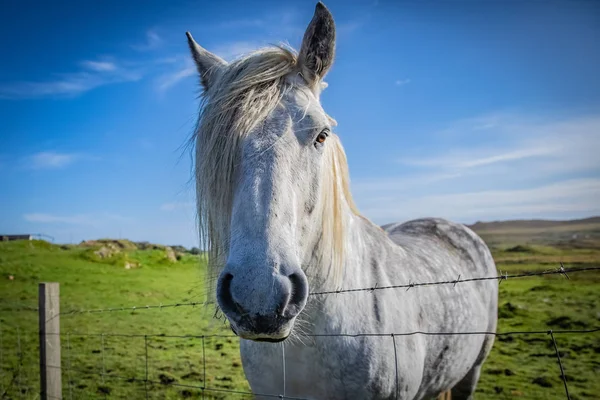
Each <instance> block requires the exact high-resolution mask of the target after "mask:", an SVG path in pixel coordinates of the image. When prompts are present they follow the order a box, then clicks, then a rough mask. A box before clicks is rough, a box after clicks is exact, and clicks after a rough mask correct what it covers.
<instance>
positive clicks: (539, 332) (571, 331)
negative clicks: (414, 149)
mask: <svg viewBox="0 0 600 400" xmlns="http://www.w3.org/2000/svg"><path fill="white" fill-rule="evenodd" d="M549 332H550V330H548V329H546V330H532V331H506V332H492V331H467V332H428V331H412V332H401V333H396V332H389V333H303V334H299V335H298V336H301V337H355V338H357V337H369V336H373V337H377V336H390V335H392V334H393V335H394V336H413V335H425V336H456V335H492V336H510V335H547V334H549ZM552 332H553V333H554V334H558V335H565V334H585V333H596V332H600V326H599V327H594V328H589V329H564V330H555V331H552ZM69 333H70V334H71V335H73V336H100V335H104V336H112V337H130V338H139V337H144V336H148V337H157V338H161V337H162V338H171V339H174V338H178V339H202V338H235V337H237V336H236V335H234V334H220V333H216V334H210V335H166V334H164V333H155V334H139V333H106V332H105V333H83V332H69ZM46 334H47V335H65V334H66V333H64V332H58V333H57V332H47V333H46Z"/></svg>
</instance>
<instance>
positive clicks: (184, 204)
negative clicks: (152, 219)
mask: <svg viewBox="0 0 600 400" xmlns="http://www.w3.org/2000/svg"><path fill="white" fill-rule="evenodd" d="M193 207H194V202H193V201H175V202H172V203H165V204H163V205H161V206H160V209H161V210H162V211H174V210H191V209H193Z"/></svg>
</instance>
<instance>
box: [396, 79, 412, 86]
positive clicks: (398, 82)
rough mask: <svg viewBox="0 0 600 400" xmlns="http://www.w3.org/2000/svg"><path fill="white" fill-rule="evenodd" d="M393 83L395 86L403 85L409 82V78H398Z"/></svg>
mask: <svg viewBox="0 0 600 400" xmlns="http://www.w3.org/2000/svg"><path fill="white" fill-rule="evenodd" d="M394 83H395V84H396V86H404V85H407V84H409V83H410V79H398V80H397V81H396V82H394Z"/></svg>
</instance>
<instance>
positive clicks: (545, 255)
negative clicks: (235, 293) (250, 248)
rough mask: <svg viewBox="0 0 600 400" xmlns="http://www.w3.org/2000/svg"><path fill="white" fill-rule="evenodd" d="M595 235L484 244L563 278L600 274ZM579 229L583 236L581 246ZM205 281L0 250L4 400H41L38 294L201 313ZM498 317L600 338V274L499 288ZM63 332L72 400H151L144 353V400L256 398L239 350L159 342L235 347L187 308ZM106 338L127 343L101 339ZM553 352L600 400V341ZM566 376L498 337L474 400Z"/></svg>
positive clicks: (130, 258) (131, 254)
mask: <svg viewBox="0 0 600 400" xmlns="http://www.w3.org/2000/svg"><path fill="white" fill-rule="evenodd" d="M589 225H590V224H588V225H585V229H582V228H581V226H580V225H577V224H574V225H573V226H574V228H573V227H571V231H569V230H568V229H566V228H564V227H560V229H559V230H558V231H553V230H552V229H551V228H543V229H546V230H547V231H548V232H547V233H545V234H544V232H540V230H539V228H536V229H537V230H535V229H533V231H531V230H530V231H527V229H526V228H521V231H519V232H517V233H514V232H513V233H511V232H510V230H509V231H507V229H506V227H502V229H500V228H498V229H495V230H494V229H488V230H486V229H481V232H480V233H481V234H482V236H483V237H484V239H485V240H486V241H487V242H488V243H490V246H491V247H492V249H493V254H494V258H495V260H496V262H497V265H498V269H499V270H501V271H502V272H508V273H518V272H521V271H532V270H548V269H554V268H556V267H557V266H558V263H559V262H561V261H562V262H563V263H564V264H565V266H566V267H577V266H598V265H600V244H598V243H596V242H595V240H596V238H595V236H594V234H595V233H594V232H595V231H594V230H596V229H598V227H595V226H592V227H590V226H589ZM511 229H513V231H514V230H515V229H517V230H518V229H519V228H511ZM523 229H524V230H525V233H523ZM565 229H566V230H565ZM572 229H575V230H576V232H579V233H578V235H579V236H578V237H577V238H576V239H577V240H579V241H578V242H577V243H574V242H573V240H574V239H573V237H574V236H573V235H575V234H574V233H573V231H572ZM582 230H583V234H582V233H581V232H582ZM507 232H508V233H507ZM557 232H558V233H557ZM590 232H592V234H590ZM586 235H587V237H586ZM528 238H529V239H528ZM508 239H510V240H508ZM582 241H583V242H582ZM503 243H506V244H503ZM582 243H583V245H582ZM124 265H130V266H131V267H130V268H129V269H126V268H124ZM203 273H204V270H203V267H202V265H200V263H199V259H198V258H197V256H193V255H190V254H184V255H183V256H181V257H180V260H179V261H176V262H174V261H171V260H169V259H168V258H167V257H166V256H165V251H164V250H162V249H154V250H152V249H148V250H136V249H125V250H123V251H122V252H119V253H118V254H116V255H114V256H112V257H109V258H104V259H102V258H99V257H97V256H96V255H95V254H94V249H90V248H82V247H77V246H70V247H63V248H61V247H60V246H56V245H50V244H48V243H46V242H41V241H33V242H0V367H1V368H0V399H35V398H36V397H39V395H38V392H39V385H38V374H39V366H38V358H37V357H38V356H37V351H38V337H37V313H36V312H35V310H33V309H34V308H36V307H37V284H38V283H39V282H41V281H55V282H60V285H61V287H60V289H61V308H62V311H63V312H66V311H69V310H76V309H91V308H92V309H93V308H98V307H118V306H132V305H136V306H144V305H146V304H160V303H162V304H170V303H181V302H198V301H202V300H203V299H204V284H203V282H204V281H203V279H204V276H203ZM499 314H500V319H499V331H515V330H519V331H529V330H548V329H553V330H561V329H591V328H594V327H597V326H599V325H600V273H595V271H594V272H587V273H579V274H572V275H571V276H570V280H567V279H565V278H564V277H562V276H560V275H552V276H545V277H531V278H526V279H519V280H516V279H515V280H512V281H511V280H509V281H507V282H502V284H501V285H500V306H499ZM61 330H62V332H63V333H64V334H63V336H62V367H63V369H64V370H63V396H64V397H65V398H66V399H70V398H74V399H95V398H128V399H138V398H140V399H143V398H146V388H145V387H144V382H143V379H144V378H145V374H146V364H145V359H146V358H145V353H146V349H147V351H148V368H147V370H148V380H149V381H151V382H152V383H149V384H148V386H147V390H148V393H149V398H155V399H180V398H202V392H201V391H200V390H199V389H197V388H195V387H198V386H203V385H204V384H206V386H207V387H210V388H215V389H224V390H239V391H248V390H249V387H248V384H247V382H246V381H245V379H244V374H243V371H242V367H241V360H240V356H239V350H238V343H237V340H236V339H235V338H230V337H211V338H205V339H204V343H203V341H202V340H201V339H200V338H181V337H178V338H170V337H165V336H160V335H161V334H163V335H167V336H168V335H177V336H184V335H201V334H205V335H210V334H223V335H229V334H230V331H229V330H228V328H227V327H226V326H225V325H224V324H223V323H222V322H221V321H219V320H215V319H213V318H212V312H211V310H210V309H204V308H202V307H190V306H183V307H175V308H163V309H151V310H143V309H140V310H135V311H132V310H128V311H116V312H109V313H90V314H73V315H69V314H66V315H62V316H61ZM67 332H69V335H66V333H67ZM102 332H109V333H113V332H119V333H123V334H126V335H131V336H108V335H107V336H104V337H103V336H99V335H95V334H96V333H102ZM136 335H137V336H136ZM144 335H149V336H147V337H144ZM556 340H557V344H558V347H559V350H560V354H561V357H562V360H563V365H564V368H565V373H566V375H567V379H568V384H569V390H570V393H571V398H572V399H593V398H596V399H597V398H600V379H599V378H600V334H598V333H594V334H585V335H556ZM203 359H205V360H206V363H205V364H206V369H204V365H203V362H202V360H203ZM69 367H70V368H69ZM559 375H560V371H559V367H558V364H557V361H556V356H555V351H554V347H553V345H552V342H551V341H550V338H549V336H548V335H546V334H541V335H530V336H525V335H518V336H506V337H499V338H498V339H497V340H496V343H495V346H494V349H493V351H492V354H491V356H490V358H489V359H488V361H487V363H486V364H485V367H484V371H483V375H482V378H481V380H480V385H479V389H478V395H477V398H479V399H508V398H511V399H512V398H519V399H564V398H566V396H565V394H564V388H563V386H562V382H561V380H560V377H559ZM188 386H189V387H188ZM204 397H205V398H216V399H229V398H232V399H238V398H239V399H241V398H250V397H248V396H242V395H234V394H231V393H224V392H206V393H205V395H204Z"/></svg>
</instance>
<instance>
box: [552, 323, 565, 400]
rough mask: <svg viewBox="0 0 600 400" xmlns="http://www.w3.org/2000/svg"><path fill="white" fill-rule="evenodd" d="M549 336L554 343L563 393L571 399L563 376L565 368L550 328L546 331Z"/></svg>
mask: <svg viewBox="0 0 600 400" xmlns="http://www.w3.org/2000/svg"><path fill="white" fill-rule="evenodd" d="M548 334H549V335H550V338H551V339H552V344H553V345H554V351H555V352H556V359H557V360H558V366H559V367H560V377H561V379H562V381H563V384H564V385H565V393H566V394H567V399H568V400H571V396H570V395H569V387H568V386H567V377H566V376H565V370H564V369H563V365H562V361H561V360H560V352H559V351H558V345H557V344H556V339H555V338H554V333H553V332H552V329H550V331H549V332H548Z"/></svg>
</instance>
